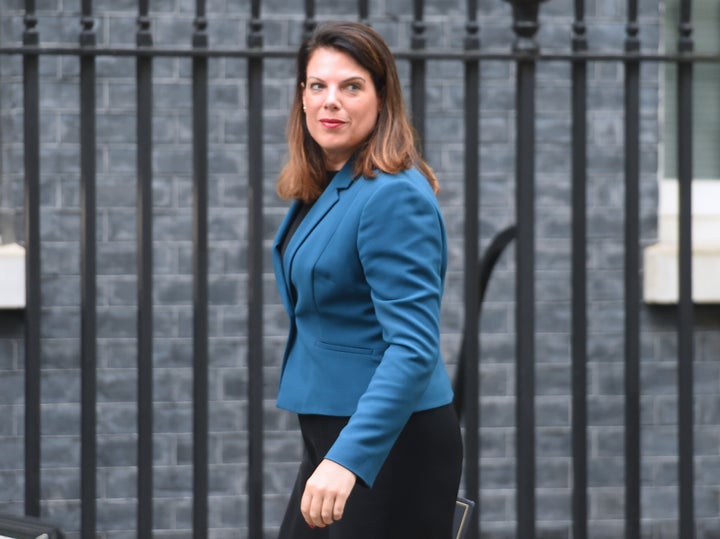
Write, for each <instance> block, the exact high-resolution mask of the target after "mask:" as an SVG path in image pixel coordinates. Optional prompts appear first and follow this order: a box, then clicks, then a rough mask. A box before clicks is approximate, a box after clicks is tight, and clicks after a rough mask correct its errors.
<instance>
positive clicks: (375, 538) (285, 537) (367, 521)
mask: <svg viewBox="0 0 720 539" xmlns="http://www.w3.org/2000/svg"><path fill="white" fill-rule="evenodd" d="M299 419H300V429H301V431H302V436H303V442H304V452H303V460H302V463H301V464H300V471H299V473H298V476H297V480H296V482H295V487H294V489H293V492H292V494H291V497H290V502H289V504H288V508H287V511H286V513H285V518H284V519H283V522H282V526H281V527H280V535H279V539H305V538H307V539H404V538H408V539H450V537H451V535H452V522H453V513H454V510H455V499H456V497H457V493H458V487H459V484H460V474H461V473H462V440H461V435H460V427H459V424H458V419H457V416H456V414H455V410H454V408H453V406H452V405H451V404H448V405H446V406H442V407H440V408H434V409H432V410H425V411H422V412H416V413H414V414H413V415H412V416H410V419H409V420H408V423H407V424H406V425H405V428H404V429H403V431H402V433H401V434H400V436H399V438H398V440H397V441H396V442H395V445H394V446H393V448H392V450H391V451H390V454H389V455H388V458H387V460H386V461H385V464H383V467H382V468H381V469H380V472H379V474H378V476H377V478H376V480H375V483H374V484H373V486H372V488H367V487H365V486H363V485H361V484H360V483H358V484H356V485H355V488H354V489H353V491H352V493H351V494H350V498H349V499H348V501H347V504H346V507H345V514H344V515H343V518H342V519H341V520H339V521H338V522H335V523H333V524H331V525H330V526H328V527H326V528H315V529H311V528H310V527H309V526H308V525H307V523H306V522H305V520H304V519H303V517H302V515H301V514H300V500H301V498H302V494H303V490H304V488H305V483H306V481H307V480H308V478H309V477H310V475H312V473H313V471H314V470H315V468H316V467H317V465H318V464H319V463H320V461H321V460H322V459H323V457H324V455H325V454H326V453H327V451H328V450H329V449H330V447H331V446H332V444H333V443H334V441H335V439H336V438H337V436H338V434H339V433H340V431H341V430H342V428H343V427H344V426H345V425H346V424H347V422H348V418H347V417H344V418H343V417H329V416H318V415H301V416H299Z"/></svg>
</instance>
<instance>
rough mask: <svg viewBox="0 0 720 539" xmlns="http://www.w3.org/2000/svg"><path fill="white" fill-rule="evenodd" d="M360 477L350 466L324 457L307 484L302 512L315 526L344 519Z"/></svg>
mask: <svg viewBox="0 0 720 539" xmlns="http://www.w3.org/2000/svg"><path fill="white" fill-rule="evenodd" d="M356 481H357V478H356V477H355V474H354V473H352V472H351V471H350V470H348V469H347V468H345V467H343V466H340V465H339V464H337V463H336V462H333V461H331V460H327V459H325V460H323V461H322V462H321V463H320V465H319V466H318V467H317V468H315V471H314V472H313V474H312V475H311V476H310V479H308V480H307V483H305V492H303V496H302V500H301V501H300V512H301V513H302V515H303V518H304V519H305V522H307V523H308V526H310V527H311V528H314V527H318V528H324V527H325V526H328V525H330V524H332V523H333V522H335V521H336V520H340V519H341V518H342V516H343V513H344V512H345V503H346V502H347V499H348V497H349V496H350V492H351V491H352V489H353V487H354V486H355V482H356Z"/></svg>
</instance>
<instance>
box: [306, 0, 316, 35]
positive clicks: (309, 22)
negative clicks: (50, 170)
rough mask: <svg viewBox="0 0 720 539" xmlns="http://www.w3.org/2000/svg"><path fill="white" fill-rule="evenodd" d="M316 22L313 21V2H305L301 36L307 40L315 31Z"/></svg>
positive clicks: (307, 0)
mask: <svg viewBox="0 0 720 539" xmlns="http://www.w3.org/2000/svg"><path fill="white" fill-rule="evenodd" d="M315 26H317V21H316V20H315V0H305V21H304V23H303V32H304V33H303V36H304V37H305V38H308V37H309V36H310V34H312V32H313V30H315Z"/></svg>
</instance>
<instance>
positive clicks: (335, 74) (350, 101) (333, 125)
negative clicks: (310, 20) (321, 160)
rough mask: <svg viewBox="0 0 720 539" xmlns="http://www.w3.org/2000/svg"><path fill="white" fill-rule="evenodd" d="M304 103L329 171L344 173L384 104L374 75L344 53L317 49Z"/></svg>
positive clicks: (308, 75) (310, 60) (308, 120)
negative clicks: (381, 103)
mask: <svg viewBox="0 0 720 539" xmlns="http://www.w3.org/2000/svg"><path fill="white" fill-rule="evenodd" d="M305 75H306V76H305V85H304V87H303V93H302V100H303V109H304V110H305V121H306V122H307V127H308V131H310V136H312V138H313V139H314V140H315V142H317V143H318V145H319V146H320V148H322V150H323V152H324V154H325V166H326V168H327V169H328V170H340V168H342V166H343V165H344V164H345V162H346V161H347V160H348V159H349V158H350V156H352V154H353V153H354V152H355V150H356V149H357V148H358V147H359V146H360V144H362V142H364V141H365V139H366V138H367V136H368V135H369V134H370V132H371V131H372V130H373V128H374V127H375V123H376V122H377V116H378V111H379V110H380V102H379V99H378V96H377V92H376V91H375V84H374V83H373V80H372V77H371V76H370V73H369V72H368V71H367V70H366V69H364V68H363V67H362V66H360V65H359V64H358V63H357V62H355V60H353V59H352V58H351V57H350V56H349V55H347V54H346V53H344V52H340V51H338V50H335V49H331V48H325V47H324V48H319V49H317V50H315V51H314V52H313V53H312V54H311V55H310V59H309V60H308V64H307V72H306V74H305Z"/></svg>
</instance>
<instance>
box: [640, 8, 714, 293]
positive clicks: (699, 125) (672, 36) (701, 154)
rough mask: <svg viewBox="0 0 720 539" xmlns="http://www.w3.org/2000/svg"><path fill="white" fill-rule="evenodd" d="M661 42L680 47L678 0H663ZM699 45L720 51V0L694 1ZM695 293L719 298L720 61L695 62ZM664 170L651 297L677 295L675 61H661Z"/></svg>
mask: <svg viewBox="0 0 720 539" xmlns="http://www.w3.org/2000/svg"><path fill="white" fill-rule="evenodd" d="M664 6H665V13H664V21H663V43H664V46H665V50H666V51H668V52H670V51H676V50H677V41H678V23H679V19H680V17H679V13H680V0H665V4H664ZM691 22H692V27H693V34H692V36H693V40H694V42H695V51H696V52H698V53H709V54H717V53H719V52H720V2H719V1H718V0H695V1H694V2H693V5H692V21H691ZM693 65H694V67H693V187H692V207H693V216H692V220H693V225H692V226H693V246H692V251H693V299H694V301H695V302H696V303H720V279H717V275H718V273H719V272H720V232H718V231H720V63H718V62H696V63H695V64H693ZM662 82H663V107H662V112H663V117H664V122H663V126H664V128H663V133H662V135H663V145H662V162H663V166H662V173H661V175H660V176H661V179H660V189H659V203H658V243H656V244H655V245H651V246H650V247H648V248H647V249H645V262H644V280H645V282H644V293H645V301H646V302H648V303H665V304H672V303H676V302H677V300H678V260H677V251H678V246H677V243H678V241H677V236H678V218H677V217H678V185H677V144H678V141H677V66H676V65H675V64H673V63H666V64H664V65H663V76H662Z"/></svg>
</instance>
